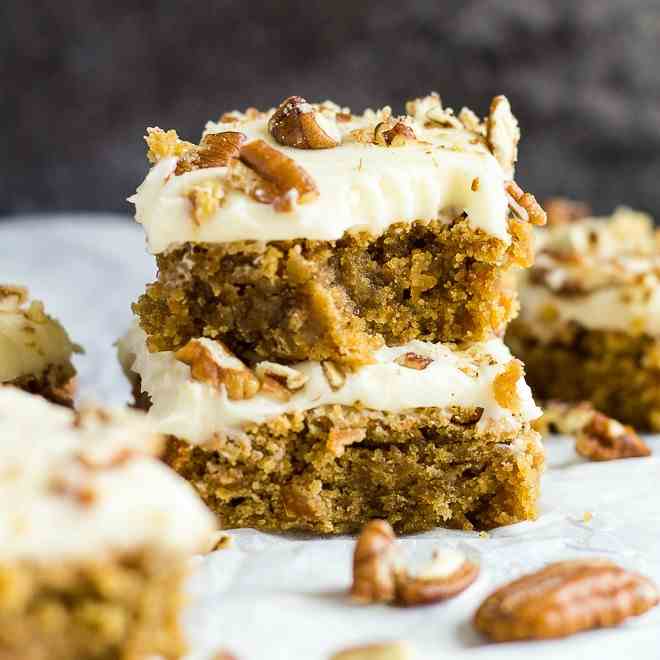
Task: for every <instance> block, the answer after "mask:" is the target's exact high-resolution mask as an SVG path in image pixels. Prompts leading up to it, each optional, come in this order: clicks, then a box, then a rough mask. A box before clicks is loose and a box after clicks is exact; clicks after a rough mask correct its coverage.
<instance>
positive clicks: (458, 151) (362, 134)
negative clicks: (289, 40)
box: [131, 94, 545, 368]
mask: <svg viewBox="0 0 660 660" xmlns="http://www.w3.org/2000/svg"><path fill="white" fill-rule="evenodd" d="M519 136H520V133H519V129H518V122H517V121H516V119H515V117H514V116H513V114H512V112H511V108H510V106H509V102H508V101H507V100H506V98H505V97H503V96H498V97H496V98H494V99H493V101H492V103H491V105H490V109H489V113H488V116H487V117H486V118H485V119H484V120H483V121H482V120H480V119H479V118H478V117H477V116H476V115H475V114H474V113H473V112H472V111H470V110H468V109H466V108H464V109H462V110H461V111H460V113H458V115H456V114H454V112H453V111H452V110H451V109H450V108H445V107H443V105H442V103H441V101H440V98H439V97H438V96H437V95H435V94H432V95H430V96H427V97H425V98H420V99H416V100H413V101H410V102H408V103H407V104H406V114H405V115H402V116H395V115H393V113H392V111H391V109H390V108H389V107H385V108H383V109H381V110H377V111H373V110H367V111H365V112H364V113H363V114H362V115H354V114H352V113H351V112H350V111H349V110H348V109H347V108H341V107H339V106H337V105H335V104H334V103H331V102H324V103H320V104H311V103H307V102H306V101H305V100H304V99H302V98H300V97H289V98H287V99H285V100H284V101H283V102H282V103H281V104H280V105H279V107H278V108H276V109H272V110H270V111H267V112H259V111H257V110H255V109H249V110H247V111H246V112H244V113H239V112H231V113H227V114H225V115H223V116H222V117H221V118H220V120H219V121H218V122H209V123H208V124H207V125H206V130H205V131H204V133H203V135H202V138H201V140H200V143H199V144H197V145H195V144H191V143H188V142H184V141H182V140H180V139H179V138H178V136H177V134H176V132H175V131H167V132H165V131H162V130H160V129H148V133H147V136H146V140H147V143H148V146H149V152H148V157H149V160H150V161H151V162H152V163H153V167H152V168H151V170H150V171H149V173H148V175H147V177H146V179H145V181H144V182H143V183H142V185H140V186H139V188H138V190H137V193H136V194H135V195H134V196H133V197H132V198H131V201H132V202H133V203H134V204H135V207H136V219H137V221H138V222H139V223H141V224H142V225H143V227H144V229H145V231H146V234H147V240H148V244H149V247H150V250H151V251H152V252H153V253H154V254H156V256H157V262H158V269H159V274H158V280H157V281H156V282H154V283H153V284H151V285H149V286H148V287H147V291H146V292H145V294H144V295H143V296H142V297H141V298H140V299H139V300H138V302H137V303H136V304H135V305H134V311H135V313H136V314H137V316H138V318H139V321H140V324H141V326H142V328H143V329H144V330H145V332H146V333H147V337H148V345H149V348H150V349H151V350H153V351H161V350H172V349H177V348H179V347H181V346H183V345H184V344H185V343H186V342H187V341H188V340H189V339H191V338H195V337H201V336H205V337H210V338H214V339H219V340H221V341H223V342H224V343H225V344H226V345H227V346H228V347H229V349H230V350H232V351H233V352H234V353H235V354H236V355H238V356H240V357H241V358H242V359H246V360H248V361H250V360H256V359H263V358H269V359H277V360H280V361H284V362H286V361H298V360H333V361H335V362H337V363H339V364H342V365H344V366H347V367H349V368H354V367H357V366H359V365H362V364H368V363H370V362H372V361H373V356H374V354H375V352H376V351H377V350H378V349H379V348H380V347H382V346H383V345H390V346H391V345H400V344H404V343H406V342H409V341H412V340H415V339H418V340H423V341H431V342H438V341H449V342H472V341H478V340H482V339H486V338H488V337H490V336H492V335H494V334H501V333H502V331H503V329H504V327H505V325H506V323H507V322H508V321H509V320H510V319H511V318H512V316H514V315H515V313H516V311H517V300H516V294H515V291H514V290H513V287H512V286H511V285H510V282H511V278H507V277H506V275H507V272H508V271H509V269H510V268H512V267H514V266H518V267H526V266H529V265H530V264H531V261H532V245H531V241H532V236H531V234H532V233H531V225H533V224H543V223H544V222H545V214H544V212H543V210H542V209H541V208H540V206H539V205H538V204H537V203H536V200H535V199H534V197H533V196H532V195H531V194H529V193H525V192H523V191H522V190H521V189H520V187H519V186H518V185H517V184H516V183H515V182H514V181H513V175H514V165H515V162H516V159H517V145H518V140H519Z"/></svg>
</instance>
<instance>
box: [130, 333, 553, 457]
mask: <svg viewBox="0 0 660 660" xmlns="http://www.w3.org/2000/svg"><path fill="white" fill-rule="evenodd" d="M145 339H146V336H145V333H144V332H143V330H142V329H141V328H140V327H139V326H138V325H137V324H135V325H134V326H133V327H132V328H131V329H130V330H129V332H128V333H127V334H126V335H125V337H124V338H123V339H122V340H121V341H120V343H119V351H120V359H121V361H122V363H123V364H124V366H125V368H126V370H127V371H131V370H132V371H133V372H134V373H136V374H137V375H138V376H140V378H141V380H142V390H143V391H144V392H147V393H148V394H149V396H150V397H151V402H152V407H151V409H150V411H149V417H150V418H151V420H152V421H153V422H154V423H155V426H156V428H158V430H160V431H161V432H163V433H169V434H172V435H176V436H178V437H180V438H183V439H185V440H187V441H188V442H190V443H193V444H202V443H205V442H207V441H208V440H210V439H211V438H212V436H213V435H214V434H216V433H227V434H232V433H237V432H240V430H241V429H242V428H244V427H245V426H246V425H248V424H251V423H262V422H265V421H267V420H269V419H273V418H275V417H278V416H279V415H282V414H284V413H289V412H295V411H305V410H310V409H312V408H316V407H318V406H323V405H329V404H343V405H347V406H351V405H355V404H358V403H361V404H362V405H363V406H364V407H366V408H371V409H374V410H386V411H392V412H398V411H402V410H406V409H411V408H419V407H434V408H448V407H450V406H462V407H481V408H483V410H484V412H483V415H482V417H481V420H480V422H479V423H480V424H481V425H488V424H498V425H502V427H504V428H515V427H517V426H519V425H520V423H521V421H523V420H524V421H527V420H531V419H535V418H536V417H538V416H539V415H540V414H541V412H540V410H539V409H538V408H537V407H536V405H535V404H534V401H533V399H532V395H531V392H530V390H529V388H528V386H527V384H526V383H525V382H524V380H523V379H522V378H521V379H520V381H519V382H518V384H517V391H518V394H519V396H520V399H521V400H522V410H521V412H520V413H519V414H518V415H516V414H514V413H512V412H511V411H510V410H508V409H506V408H503V407H502V406H500V405H499V404H498V403H497V401H496V399H495V395H494V391H493V381H494V379H495V377H496V376H497V375H498V374H499V373H501V372H502V371H503V370H504V368H505V365H507V364H508V362H509V361H510V360H511V354H510V352H509V350H508V348H507V347H506V346H505V345H504V344H503V343H502V341H501V340H500V339H493V340H490V341H488V342H484V343H482V344H476V345H474V346H472V347H471V348H470V349H468V350H466V351H456V350H452V348H451V347H450V346H447V345H443V344H432V343H428V342H420V341H414V342H411V343H409V344H406V345H404V346H397V347H384V348H381V349H380V350H379V351H378V352H377V353H376V356H375V359H376V361H375V363H374V364H370V365H367V366H364V367H361V368H360V369H359V370H357V371H355V372H353V373H349V374H347V376H346V382H345V384H344V385H343V386H342V387H341V388H339V389H337V390H333V389H332V388H331V387H330V385H329V384H328V382H327V380H326V377H325V376H324V374H323V369H322V367H321V365H320V364H319V363H318V362H302V363H299V364H297V365H295V369H296V370H297V371H299V372H301V373H303V374H304V375H305V376H307V378H308V380H307V382H306V384H305V386H304V387H303V388H302V390H300V391H299V392H296V393H294V394H293V396H292V397H291V399H290V400H289V401H286V402H282V401H279V400H276V399H274V398H271V397H269V396H267V395H264V394H257V395H256V396H254V397H252V398H251V399H247V400H239V401H237V400H230V399H229V398H228V397H227V393H226V391H225V388H224V386H221V387H220V388H219V389H216V388H214V387H212V386H210V385H207V384H204V383H201V382H197V381H195V380H192V378H191V374H190V367H188V366H187V365H186V364H184V363H182V362H179V361H178V360H177V359H176V358H175V356H174V354H173V353H172V352H170V351H163V352H159V353H150V352H149V351H148V350H147V347H146V343H145ZM408 352H414V353H416V354H418V355H421V356H424V357H428V358H431V359H432V360H433V362H431V363H430V364H429V365H428V366H427V367H426V368H425V369H423V370H421V371H418V370H415V369H410V368H406V367H404V366H401V365H399V364H397V363H396V362H395V359H396V358H397V357H398V356H401V355H403V354H405V353H408Z"/></svg>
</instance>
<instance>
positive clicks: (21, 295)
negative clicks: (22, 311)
mask: <svg viewBox="0 0 660 660" xmlns="http://www.w3.org/2000/svg"><path fill="white" fill-rule="evenodd" d="M27 301H28V290H27V289H26V288H25V287H24V286H14V285H13V284H2V285H0V310H2V311H12V310H15V309H18V308H19V307H20V306H21V305H24V304H25V303H26V302H27Z"/></svg>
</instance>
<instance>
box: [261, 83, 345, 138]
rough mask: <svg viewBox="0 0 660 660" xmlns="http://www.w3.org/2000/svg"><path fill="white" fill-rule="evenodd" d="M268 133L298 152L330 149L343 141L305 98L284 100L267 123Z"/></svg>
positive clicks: (298, 97)
mask: <svg viewBox="0 0 660 660" xmlns="http://www.w3.org/2000/svg"><path fill="white" fill-rule="evenodd" d="M268 130H269V132H270V134H271V135H272V136H273V137H274V138H275V139H276V140H277V141H278V142H279V143H280V144H282V145H284V146H286V147H295V148H296V149H330V148H332V147H336V146H337V145H338V144H339V141H340V137H339V132H338V131H337V128H336V126H333V125H332V124H331V122H330V121H329V120H328V119H326V117H324V116H323V115H322V114H321V113H320V112H316V111H315V110H314V108H313V107H312V106H311V105H310V104H309V103H307V101H306V100H305V99H304V98H302V96H289V98H286V99H284V101H282V103H280V104H279V106H278V107H277V110H275V112H274V113H273V116H272V117H271V118H270V119H269V120H268Z"/></svg>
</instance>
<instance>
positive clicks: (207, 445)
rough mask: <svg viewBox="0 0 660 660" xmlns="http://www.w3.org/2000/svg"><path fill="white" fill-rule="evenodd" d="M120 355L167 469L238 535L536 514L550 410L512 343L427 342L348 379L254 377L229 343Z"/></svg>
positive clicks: (466, 525)
mask: <svg viewBox="0 0 660 660" xmlns="http://www.w3.org/2000/svg"><path fill="white" fill-rule="evenodd" d="M145 342H146V336H145V334H144V332H143V331H142V330H141V329H140V328H139V327H137V326H135V327H134V328H133V329H132V330H131V331H130V332H129V333H128V335H127V336H126V337H125V338H124V339H123V340H122V342H120V358H121V359H122V362H123V364H124V367H125V369H126V370H127V371H128V372H129V373H131V374H132V376H133V380H134V384H135V391H136V393H137V394H138V396H139V399H140V401H141V402H142V404H143V405H146V407H148V408H149V416H150V417H151V419H152V421H153V422H154V423H155V425H156V426H157V427H158V428H159V429H160V430H161V431H162V432H164V433H167V434H168V435H169V442H168V445H167V450H166V452H165V460H166V462H167V463H169V464H170V465H171V466H172V467H173V468H174V469H176V470H177V472H179V473H180V474H181V475H183V476H184V477H185V478H186V479H188V480H189V481H190V482H191V483H192V484H193V486H194V487H195V488H196V490H197V491H198V492H199V493H200V495H201V496H202V498H203V499H204V500H205V502H206V503H207V504H208V505H209V507H210V508H211V509H212V510H213V511H215V512H216V513H218V514H219V517H220V521H221V524H222V525H223V526H224V527H256V528H260V529H266V530H288V529H291V530H305V531H312V532H317V533H343V532H351V531H355V530H358V529H359V528H360V527H361V526H362V525H363V524H364V523H365V522H366V521H368V520H370V519H372V518H375V517H378V518H385V519H387V520H388V521H389V522H390V523H391V524H392V525H393V526H394V527H395V528H396V529H398V530H399V531H403V532H413V531H417V530H422V529H428V528H431V527H434V526H437V525H443V526H448V527H458V528H463V529H475V528H476V529H487V528H492V527H496V526H498V525H504V524H508V523H513V522H517V521H520V520H526V519H530V518H533V517H534V516H535V513H536V499H537V496H538V482H539V474H540V471H541V469H542V465H543V450H542V447H541V445H540V443H539V440H538V437H539V436H538V434H537V433H536V432H535V431H534V430H532V429H531V426H530V422H531V421H532V420H533V419H534V418H536V417H537V416H538V415H539V414H540V413H539V411H538V408H536V406H535V405H534V402H533V400H532V398H531V394H530V392H529V388H527V386H526V385H525V383H524V379H523V376H522V368H521V365H520V363H519V362H517V361H516V360H513V359H512V358H511V355H510V353H509V352H508V350H507V349H506V347H505V346H504V345H503V344H502V342H501V341H500V340H492V341H489V342H484V343H482V344H477V345H473V346H472V347H471V348H470V349H467V350H459V349H458V348H456V347H453V346H451V345H443V344H430V343H426V342H411V343H410V344H408V345H406V346H402V347H392V348H384V349H381V350H380V351H379V352H378V353H377V358H376V362H375V363H374V364H372V365H367V366H364V367H361V368H360V369H358V370H356V371H354V372H348V373H345V372H343V371H341V370H340V369H339V368H337V367H336V365H333V364H332V363H330V364H328V363H321V364H320V363H316V362H305V363H298V364H296V365H293V366H285V365H278V364H274V363H270V362H261V363H258V364H256V365H254V366H253V367H251V368H248V367H247V366H246V365H245V364H244V363H242V362H241V361H240V360H238V359H237V358H236V357H235V356H232V355H229V354H228V352H227V351H226V348H224V347H223V346H222V345H221V344H220V343H219V342H214V341H212V340H210V339H200V340H193V342H191V344H189V345H188V346H187V347H186V348H185V349H182V350H181V351H178V352H176V353H174V352H169V351H162V352H159V353H150V352H149V351H148V349H147V347H146V343H145Z"/></svg>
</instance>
